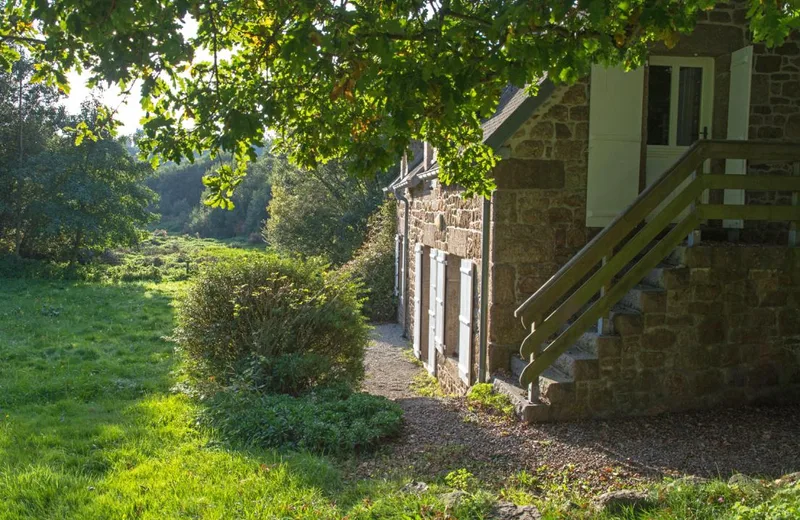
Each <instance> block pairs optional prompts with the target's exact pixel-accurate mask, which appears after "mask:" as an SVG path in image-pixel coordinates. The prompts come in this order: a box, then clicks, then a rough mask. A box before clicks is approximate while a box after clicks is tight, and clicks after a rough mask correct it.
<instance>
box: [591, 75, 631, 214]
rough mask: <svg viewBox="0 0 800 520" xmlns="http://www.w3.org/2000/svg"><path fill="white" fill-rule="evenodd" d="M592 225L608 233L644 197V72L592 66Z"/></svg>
mask: <svg viewBox="0 0 800 520" xmlns="http://www.w3.org/2000/svg"><path fill="white" fill-rule="evenodd" d="M590 88H591V92H590V100H591V102H590V104H589V171H588V179H587V187H586V199H587V200H586V225H587V226H589V227H604V226H606V225H608V224H609V223H610V222H611V221H612V220H613V219H614V217H616V216H617V215H618V214H619V213H620V212H621V211H622V210H624V209H625V208H626V207H627V206H628V205H629V204H630V203H631V202H632V201H633V199H635V198H636V196H637V195H638V194H639V170H640V169H641V168H640V164H641V157H642V96H643V95H644V93H643V91H644V68H642V67H640V68H638V69H636V70H632V71H629V72H625V70H624V69H622V68H621V67H614V68H605V67H603V66H602V65H593V66H592V75H591V87H590Z"/></svg>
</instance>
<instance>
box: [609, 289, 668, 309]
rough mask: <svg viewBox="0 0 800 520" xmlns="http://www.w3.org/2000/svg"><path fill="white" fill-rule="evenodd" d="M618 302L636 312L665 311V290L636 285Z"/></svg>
mask: <svg viewBox="0 0 800 520" xmlns="http://www.w3.org/2000/svg"><path fill="white" fill-rule="evenodd" d="M619 304H620V305H621V306H622V307H625V308H628V309H631V310H634V311H638V312H666V310H667V292H666V291H665V290H664V289H662V288H660V287H652V286H650V285H637V286H636V287H634V288H633V289H631V290H630V291H628V293H627V294H626V295H625V296H623V297H622V299H621V300H620V301H619Z"/></svg>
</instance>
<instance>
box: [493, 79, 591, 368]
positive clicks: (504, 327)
mask: <svg viewBox="0 0 800 520" xmlns="http://www.w3.org/2000/svg"><path fill="white" fill-rule="evenodd" d="M588 94H589V88H588V82H587V81H581V82H579V83H577V84H575V85H572V86H562V87H559V89H558V90H557V91H556V92H554V93H553V94H552V96H551V97H550V99H549V100H548V101H547V104H546V105H545V106H544V107H541V108H540V109H539V110H538V111H537V113H536V114H534V116H533V117H531V118H530V119H529V120H528V121H527V122H526V123H525V124H523V125H522V126H521V127H520V128H519V129H518V130H517V132H516V133H515V134H514V135H513V136H512V137H511V139H510V140H509V141H508V147H509V150H508V155H510V158H508V159H504V160H502V161H500V163H499V165H498V166H497V168H496V169H495V178H496V182H497V191H496V192H495V194H494V198H493V201H492V208H493V209H492V223H491V225H492V264H491V267H490V269H491V280H492V282H491V291H490V295H489V309H490V310H489V367H490V371H494V370H497V369H507V368H508V363H509V356H510V355H512V354H513V353H515V352H517V351H518V350H519V345H520V342H521V341H522V339H523V338H524V337H525V335H526V330H525V329H524V328H523V327H522V325H521V324H520V322H519V321H518V320H516V319H515V318H514V309H516V308H517V307H518V306H519V305H520V304H521V303H522V302H524V301H525V299H526V298H528V296H530V295H531V294H533V293H534V292H535V291H536V290H537V289H538V288H539V287H540V286H541V285H542V284H543V283H544V282H545V281H546V280H547V279H548V278H550V277H551V276H552V275H553V274H554V273H555V272H556V271H557V270H558V269H559V268H560V267H561V266H562V265H563V264H564V263H565V262H566V261H567V260H569V258H571V257H572V256H573V255H574V254H575V253H577V252H578V251H579V250H580V248H581V247H583V245H584V244H585V243H586V241H587V237H588V235H589V230H588V229H587V228H586V223H585V221H586V172H587V158H588V155H587V154H588V145H589V99H588Z"/></svg>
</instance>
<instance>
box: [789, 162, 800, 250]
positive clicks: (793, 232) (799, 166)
mask: <svg viewBox="0 0 800 520" xmlns="http://www.w3.org/2000/svg"><path fill="white" fill-rule="evenodd" d="M792 175H795V176H799V175H800V162H795V163H794V164H792ZM798 199H800V197H798V194H797V192H796V191H793V192H792V206H798V205H800V200H798ZM797 224H798V222H797V221H796V220H793V221H791V222H790V223H789V247H797V242H798V236H797V227H798V226H797Z"/></svg>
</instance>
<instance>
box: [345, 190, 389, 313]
mask: <svg viewBox="0 0 800 520" xmlns="http://www.w3.org/2000/svg"><path fill="white" fill-rule="evenodd" d="M396 232H397V204H396V203H395V201H394V200H387V201H386V202H384V203H383V204H382V205H381V207H380V208H378V210H377V211H376V212H375V213H374V214H373V215H372V216H371V217H370V218H369V223H368V224H367V239H366V240H365V241H364V244H363V245H362V246H361V247H360V248H359V249H358V251H356V253H355V255H353V259H352V260H350V261H349V262H348V263H346V264H345V265H344V266H342V269H341V270H342V272H343V273H345V274H347V275H348V276H350V277H352V278H354V279H356V280H358V281H359V282H361V283H362V284H363V286H364V288H365V290H366V295H367V298H366V301H365V302H364V314H365V315H366V316H367V317H368V318H369V319H370V320H371V321H375V322H386V321H392V320H394V319H395V317H396V315H397V299H396V298H395V296H394V279H395V273H394V269H395V268H394V263H395V259H394V255H395V251H394V248H395V244H394V241H395V233H396Z"/></svg>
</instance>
